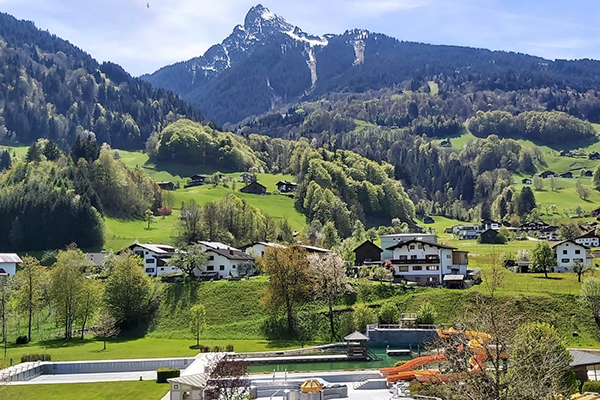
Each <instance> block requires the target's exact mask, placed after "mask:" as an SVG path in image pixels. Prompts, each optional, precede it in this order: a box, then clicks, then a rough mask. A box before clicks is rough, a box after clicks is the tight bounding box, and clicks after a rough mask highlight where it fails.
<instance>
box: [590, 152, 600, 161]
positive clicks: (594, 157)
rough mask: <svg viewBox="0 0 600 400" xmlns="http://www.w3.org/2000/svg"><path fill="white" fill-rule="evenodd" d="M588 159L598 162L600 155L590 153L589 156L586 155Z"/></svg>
mask: <svg viewBox="0 0 600 400" xmlns="http://www.w3.org/2000/svg"><path fill="white" fill-rule="evenodd" d="M588 158H589V159H590V160H600V153H598V152H597V151H592V152H591V153H590V154H588Z"/></svg>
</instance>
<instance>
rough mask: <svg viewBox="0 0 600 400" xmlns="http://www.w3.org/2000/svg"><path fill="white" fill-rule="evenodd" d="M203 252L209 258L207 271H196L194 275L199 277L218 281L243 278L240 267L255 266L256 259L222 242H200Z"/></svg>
mask: <svg viewBox="0 0 600 400" xmlns="http://www.w3.org/2000/svg"><path fill="white" fill-rule="evenodd" d="M198 244H199V245H200V247H201V248H202V250H204V252H205V253H206V254H207V256H208V262H207V265H206V270H205V271H199V270H195V271H194V274H195V275H196V276H198V277H201V278H202V277H206V276H209V277H214V278H217V279H222V278H227V277H229V276H235V277H237V276H241V275H243V274H244V273H245V272H247V271H244V273H241V272H240V271H239V270H240V265H242V264H252V265H254V257H253V256H252V255H250V254H248V253H245V252H243V251H242V250H240V249H236V248H235V247H231V246H229V245H226V244H224V243H220V242H207V241H200V242H198Z"/></svg>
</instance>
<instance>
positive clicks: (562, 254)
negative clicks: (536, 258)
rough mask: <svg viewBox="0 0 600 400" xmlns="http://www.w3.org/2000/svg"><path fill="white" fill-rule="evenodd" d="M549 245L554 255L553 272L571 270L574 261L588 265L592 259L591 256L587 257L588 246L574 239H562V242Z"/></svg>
mask: <svg viewBox="0 0 600 400" xmlns="http://www.w3.org/2000/svg"><path fill="white" fill-rule="evenodd" d="M551 247H552V249H553V250H554V254H555V255H556V268H555V270H554V271H555V272H567V271H572V270H573V264H574V263H575V262H579V263H581V264H582V265H588V264H590V263H591V261H592V259H591V257H592V256H590V257H588V254H587V250H588V249H589V247H587V246H584V245H582V244H579V243H577V242H575V241H574V240H563V241H562V242H558V243H554V244H553V245H552V246H551Z"/></svg>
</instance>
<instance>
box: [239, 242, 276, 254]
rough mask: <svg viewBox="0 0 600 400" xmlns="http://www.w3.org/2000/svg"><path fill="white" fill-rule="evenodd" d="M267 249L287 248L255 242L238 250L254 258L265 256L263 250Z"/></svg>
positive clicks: (269, 243)
mask: <svg viewBox="0 0 600 400" xmlns="http://www.w3.org/2000/svg"><path fill="white" fill-rule="evenodd" d="M268 248H280V249H285V248H287V246H284V245H282V244H279V243H271V242H255V243H250V244H247V245H245V246H243V247H242V248H241V249H240V250H242V251H243V252H244V253H246V254H249V255H251V256H254V257H262V256H264V255H265V250H266V249H268Z"/></svg>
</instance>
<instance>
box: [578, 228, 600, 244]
mask: <svg viewBox="0 0 600 400" xmlns="http://www.w3.org/2000/svg"><path fill="white" fill-rule="evenodd" d="M575 242H577V243H579V244H582V245H584V246H587V247H600V237H598V235H596V230H595V229H591V230H589V231H588V232H586V233H584V234H583V235H581V236H579V237H578V238H577V239H575Z"/></svg>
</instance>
